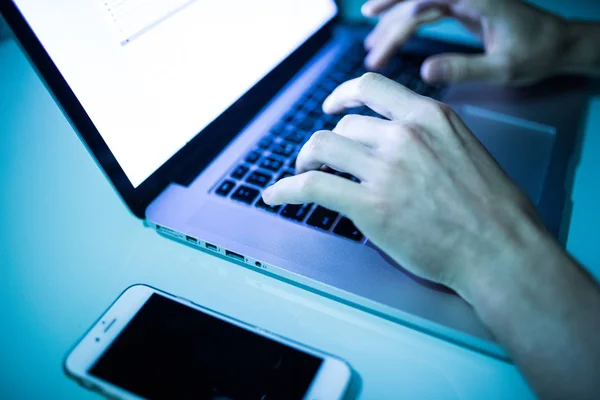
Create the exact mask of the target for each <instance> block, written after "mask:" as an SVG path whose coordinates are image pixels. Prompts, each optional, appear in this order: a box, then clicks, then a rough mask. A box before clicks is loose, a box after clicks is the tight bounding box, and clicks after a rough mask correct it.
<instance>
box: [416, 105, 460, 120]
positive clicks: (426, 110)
mask: <svg viewBox="0 0 600 400" xmlns="http://www.w3.org/2000/svg"><path fill="white" fill-rule="evenodd" d="M421 113H422V115H423V116H427V118H430V119H433V120H434V121H438V122H440V121H448V120H449V119H450V118H451V117H452V114H454V111H453V110H452V108H451V107H450V106H449V105H447V104H445V103H440V102H437V101H427V103H426V104H425V105H424V106H423V107H422V109H421Z"/></svg>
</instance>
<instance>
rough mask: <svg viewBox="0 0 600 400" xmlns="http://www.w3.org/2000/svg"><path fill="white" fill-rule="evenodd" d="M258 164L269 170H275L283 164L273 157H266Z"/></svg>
mask: <svg viewBox="0 0 600 400" xmlns="http://www.w3.org/2000/svg"><path fill="white" fill-rule="evenodd" d="M260 166H261V167H262V168H264V169H268V170H269V171H273V172H277V171H279V170H280V169H281V167H282V166H283V162H282V161H281V160H277V159H275V158H271V157H269V158H266V159H265V160H264V161H263V162H262V164H260Z"/></svg>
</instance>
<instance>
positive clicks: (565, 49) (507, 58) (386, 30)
mask: <svg viewBox="0 0 600 400" xmlns="http://www.w3.org/2000/svg"><path fill="white" fill-rule="evenodd" d="M362 11H363V14H364V15H365V16H367V17H375V16H379V17H380V20H379V23H378V24H377V26H376V27H375V29H374V30H373V31H372V32H371V34H370V35H369V36H368V37H367V38H366V40H365V47H366V49H367V50H368V51H369V55H368V56H367V59H366V61H365V63H366V64H367V67H368V68H370V69H372V70H376V69H378V68H381V67H383V66H384V65H385V64H386V63H387V61H388V60H389V59H390V58H391V57H392V56H393V55H394V53H396V52H397V51H398V50H399V49H400V47H401V46H402V45H403V44H404V42H405V41H406V40H407V39H408V38H409V37H410V36H411V35H412V34H413V33H414V32H415V31H416V30H417V28H419V27H420V26H423V25H425V24H428V23H431V22H434V21H437V20H440V19H442V18H444V17H451V18H454V19H456V20H457V21H459V22H460V23H461V24H462V25H463V26H465V27H466V28H467V29H469V30H470V31H471V32H472V33H473V34H475V35H476V36H477V37H478V38H479V39H480V40H481V41H482V43H483V45H484V47H485V53H484V54H479V55H466V54H441V55H436V56H433V57H430V58H429V59H428V60H426V61H425V63H424V64H423V66H422V69H421V75H422V76H423V79H424V80H425V81H427V82H430V83H450V82H461V81H487V82H492V83H500V84H508V85H514V86H519V85H525V84H530V83H534V82H537V81H539V80H542V79H544V78H547V77H549V76H552V75H555V74H558V73H561V72H564V71H565V70H567V69H568V68H569V66H570V64H571V62H572V60H571V59H572V58H573V57H571V53H572V51H571V47H575V43H574V41H573V40H572V37H571V34H570V30H569V29H570V27H569V23H568V22H567V21H566V20H564V19H562V18H560V17H558V16H556V15H553V14H550V13H548V12H545V11H543V10H541V9H538V8H535V7H534V6H532V5H529V4H525V3H524V2H521V1H519V0H502V1H498V0H369V1H367V2H366V3H365V4H364V5H363V8H362Z"/></svg>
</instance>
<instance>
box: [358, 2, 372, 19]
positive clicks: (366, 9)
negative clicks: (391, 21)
mask: <svg viewBox="0 0 600 400" xmlns="http://www.w3.org/2000/svg"><path fill="white" fill-rule="evenodd" d="M360 11H361V12H362V14H363V15H364V16H365V17H374V16H375V15H374V13H373V7H372V6H371V4H369V3H366V4H364V5H363V6H362V7H361V9H360Z"/></svg>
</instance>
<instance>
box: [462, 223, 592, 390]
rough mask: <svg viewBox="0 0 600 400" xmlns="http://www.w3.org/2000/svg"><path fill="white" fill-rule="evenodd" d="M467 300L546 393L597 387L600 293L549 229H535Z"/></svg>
mask: <svg viewBox="0 0 600 400" xmlns="http://www.w3.org/2000/svg"><path fill="white" fill-rule="evenodd" d="M527 229H529V228H527ZM527 233H528V236H529V238H527V239H525V240H518V241H516V242H515V244H514V246H513V247H512V248H511V250H512V251H510V252H508V253H507V254H509V253H511V254H512V255H511V256H510V258H507V259H505V260H504V262H503V263H502V265H500V264H498V265H495V266H494V267H493V268H491V269H489V271H490V273H487V274H480V275H479V276H477V278H476V279H474V280H473V281H472V282H471V284H470V287H469V296H470V301H471V303H472V304H473V306H474V308H475V310H476V311H477V313H478V315H479V316H480V318H481V319H482V320H483V322H484V323H485V324H486V325H487V326H488V327H489V328H490V330H491V331H492V332H493V333H494V335H495V336H496V338H497V340H498V341H499V343H500V344H501V345H502V346H503V347H504V348H505V349H507V351H508V353H509V355H510V356H511V357H512V359H513V360H514V362H515V364H516V365H517V366H518V367H519V368H520V370H521V371H522V372H523V374H524V376H525V377H526V378H527V380H528V381H529V383H530V384H531V386H532V388H533V389H534V390H535V391H536V393H537V394H538V395H539V396H540V397H541V398H545V399H546V398H561V399H564V398H569V399H578V398H592V397H595V396H597V394H598V393H599V392H600V291H599V289H598V286H596V283H595V282H594V281H593V280H592V279H591V278H590V277H589V276H588V275H587V274H586V273H585V272H584V271H583V270H582V269H581V268H580V267H579V265H577V263H576V262H575V261H574V260H573V259H571V258H570V257H569V256H568V255H567V254H566V253H565V252H564V251H562V249H561V248H560V247H559V246H558V245H557V244H556V243H555V242H554V240H553V239H552V238H550V237H549V236H548V234H547V233H541V234H540V232H539V231H538V230H537V228H531V229H530V231H529V232H527Z"/></svg>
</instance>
